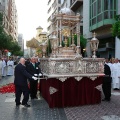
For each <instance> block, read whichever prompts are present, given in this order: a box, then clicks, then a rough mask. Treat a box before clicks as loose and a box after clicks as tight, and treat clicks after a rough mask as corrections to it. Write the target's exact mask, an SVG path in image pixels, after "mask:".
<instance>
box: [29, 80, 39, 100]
mask: <svg viewBox="0 0 120 120" xmlns="http://www.w3.org/2000/svg"><path fill="white" fill-rule="evenodd" d="M37 89H38V80H36V81H33V80H31V81H30V96H31V98H35V97H37Z"/></svg>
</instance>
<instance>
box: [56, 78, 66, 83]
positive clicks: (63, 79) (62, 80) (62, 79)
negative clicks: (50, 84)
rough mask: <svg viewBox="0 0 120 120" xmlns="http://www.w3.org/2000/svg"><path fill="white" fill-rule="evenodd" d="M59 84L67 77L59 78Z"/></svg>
mask: <svg viewBox="0 0 120 120" xmlns="http://www.w3.org/2000/svg"><path fill="white" fill-rule="evenodd" d="M58 79H59V80H60V81H61V82H64V81H65V80H66V79H67V77H61V78H58Z"/></svg>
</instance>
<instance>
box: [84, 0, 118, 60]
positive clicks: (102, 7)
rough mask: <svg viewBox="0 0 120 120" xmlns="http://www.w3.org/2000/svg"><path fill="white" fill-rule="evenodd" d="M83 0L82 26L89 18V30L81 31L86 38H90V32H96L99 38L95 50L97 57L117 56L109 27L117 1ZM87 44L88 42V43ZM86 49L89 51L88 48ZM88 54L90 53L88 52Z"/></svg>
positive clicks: (112, 20)
mask: <svg viewBox="0 0 120 120" xmlns="http://www.w3.org/2000/svg"><path fill="white" fill-rule="evenodd" d="M87 4H88V1H87V0H85V1H84V6H85V7H83V11H84V19H83V22H84V27H85V28H87V26H86V21H84V20H86V19H88V18H89V21H88V26H89V31H88V30H87V31H86V30H83V33H84V34H86V35H87V39H91V37H92V33H93V32H96V33H97V38H98V39H99V48H98V52H97V56H98V57H104V58H112V57H117V56H116V55H115V50H116V46H115V38H114V37H112V33H111V28H112V24H113V23H114V22H115V20H114V18H115V16H116V15H117V13H118V1H117V0H90V1H89V5H87ZM87 7H88V8H89V11H88V14H87V15H88V16H86V13H87V11H86V8H87ZM88 45H89V43H88ZM88 51H90V50H89V49H88ZM88 55H90V53H88Z"/></svg>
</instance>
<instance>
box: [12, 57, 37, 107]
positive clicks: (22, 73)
mask: <svg viewBox="0 0 120 120" xmlns="http://www.w3.org/2000/svg"><path fill="white" fill-rule="evenodd" d="M14 75H15V79H14V84H15V97H16V98H15V102H16V106H19V105H20V104H21V102H20V99H21V94H22V93H23V100H22V105H24V106H25V107H30V105H29V104H28V103H27V102H28V100H29V88H28V82H27V78H29V79H31V80H33V81H34V80H37V78H36V77H34V76H32V75H31V74H29V73H28V72H27V71H26V67H25V59H24V58H21V59H20V62H19V64H18V65H17V66H16V67H15V73H14Z"/></svg>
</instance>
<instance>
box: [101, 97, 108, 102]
mask: <svg viewBox="0 0 120 120" xmlns="http://www.w3.org/2000/svg"><path fill="white" fill-rule="evenodd" d="M102 101H108V102H110V98H109V99H105V98H104V99H102Z"/></svg>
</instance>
